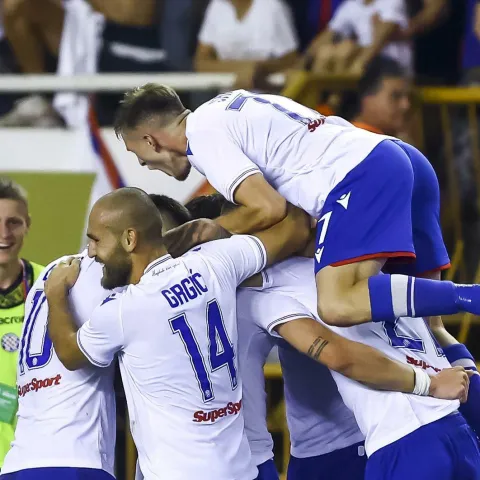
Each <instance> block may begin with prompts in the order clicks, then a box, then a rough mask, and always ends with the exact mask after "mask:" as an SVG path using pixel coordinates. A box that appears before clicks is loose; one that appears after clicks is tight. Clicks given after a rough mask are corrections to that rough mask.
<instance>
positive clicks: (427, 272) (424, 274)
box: [417, 262, 452, 277]
mask: <svg viewBox="0 0 480 480" xmlns="http://www.w3.org/2000/svg"><path fill="white" fill-rule="evenodd" d="M451 266H452V264H451V263H450V262H449V263H446V264H445V265H442V266H441V267H438V268H434V269H433V270H427V271H426V272H422V273H418V274H417V277H426V276H427V275H428V274H430V273H435V272H443V271H444V270H448V269H449V268H450V267H451Z"/></svg>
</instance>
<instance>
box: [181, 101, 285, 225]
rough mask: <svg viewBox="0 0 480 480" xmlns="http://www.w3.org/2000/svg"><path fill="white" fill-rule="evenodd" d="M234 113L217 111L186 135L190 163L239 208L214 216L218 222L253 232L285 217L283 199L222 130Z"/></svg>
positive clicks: (226, 110) (233, 140) (226, 109)
mask: <svg viewBox="0 0 480 480" xmlns="http://www.w3.org/2000/svg"><path fill="white" fill-rule="evenodd" d="M237 114H238V112H235V111H229V105H225V112H222V111H220V112H218V114H217V116H216V117H215V118H214V119H212V122H216V123H217V124H213V125H211V126H209V127H208V126H206V127H204V128H201V129H199V130H194V129H192V130H193V131H192V132H191V133H190V134H189V148H190V151H191V158H190V160H191V162H192V164H193V166H194V167H197V168H198V169H199V170H200V171H201V172H203V173H204V175H205V176H206V177H207V180H208V181H209V182H210V184H211V185H212V186H213V188H215V190H217V191H218V192H219V193H221V194H222V195H223V196H224V197H225V198H226V199H227V200H228V201H229V202H233V203H236V204H238V205H240V206H241V207H242V208H238V209H236V210H235V211H234V212H231V213H228V214H226V215H222V216H220V217H218V219H217V220H216V221H217V222H218V224H219V225H221V226H222V227H223V228H225V229H226V230H228V231H229V232H232V233H255V232H258V231H260V230H264V229H265V228H268V227H271V226H272V225H274V224H275V223H278V222H279V221H281V220H282V219H284V218H285V216H286V214H287V201H286V200H285V199H284V198H283V197H282V196H281V195H280V194H279V193H278V192H277V191H276V190H275V189H274V188H273V187H272V186H270V185H269V183H268V182H267V181H266V180H265V179H264V178H263V175H262V174H261V172H260V169H259V168H258V166H257V165H256V164H255V163H254V162H253V161H252V160H250V158H248V157H247V156H246V155H245V153H244V152H243V151H242V149H241V148H240V147H239V145H238V143H237V142H236V140H235V139H234V138H233V137H231V136H230V135H229V134H228V133H226V132H225V127H224V125H223V124H224V123H227V122H229V121H231V116H232V115H237Z"/></svg>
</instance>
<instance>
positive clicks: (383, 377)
mask: <svg viewBox="0 0 480 480" xmlns="http://www.w3.org/2000/svg"><path fill="white" fill-rule="evenodd" d="M275 330H276V331H277V333H278V334H279V335H280V336H281V337H283V338H284V339H285V340H286V341H287V342H288V343H290V344H291V345H292V346H293V347H295V348H296V349H297V350H299V351H300V352H302V353H304V354H306V355H308V356H309V357H311V358H312V359H313V360H315V361H317V362H320V363H322V364H324V365H325V366H327V367H328V368H329V369H331V370H334V371H336V372H338V373H341V374H342V375H344V376H345V377H348V378H350V379H352V380H356V381H357V382H360V383H363V384H364V385H367V386H369V387H371V388H374V389H377V390H387V391H393V392H403V393H416V394H417V395H431V396H433V397H437V398H445V399H457V398H458V399H460V400H462V401H465V400H466V398H467V394H468V383H469V382H468V376H467V374H466V373H465V372H463V369H461V368H459V369H458V370H459V371H458V372H457V371H455V370H445V371H444V372H445V373H442V374H439V375H436V376H432V377H429V379H427V378H426V377H428V375H427V374H426V373H425V372H423V370H420V369H417V368H412V367H411V366H409V365H404V364H402V363H400V362H398V361H396V360H392V359H391V358H389V357H388V356H386V355H385V354H383V353H382V352H380V351H378V350H376V349H375V348H372V347H369V346H368V345H364V344H362V343H358V342H354V341H351V340H348V339H346V338H344V337H342V336H340V335H338V334H336V333H335V332H332V331H331V330H330V329H328V328H327V327H325V326H324V325H322V324H320V323H319V322H317V321H316V320H313V319H312V318H299V319H297V320H293V321H290V322H287V323H282V324H281V325H279V326H277V327H275Z"/></svg>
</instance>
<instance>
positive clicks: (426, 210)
mask: <svg viewBox="0 0 480 480" xmlns="http://www.w3.org/2000/svg"><path fill="white" fill-rule="evenodd" d="M315 257H316V258H315V273H317V272H318V271H319V270H321V269H322V268H323V267H326V266H328V265H332V266H340V265H346V264H349V263H356V262H360V261H362V260H368V259H372V258H386V259H388V264H387V268H388V271H389V273H403V274H407V275H419V274H422V273H426V272H430V271H434V270H442V269H445V268H448V267H449V266H450V259H449V257H448V253H447V250H446V248H445V244H444V242H443V237H442V231H441V228H440V191H439V187H438V180H437V176H436V174H435V171H434V170H433V167H432V166H431V165H430V163H429V161H428V160H427V159H426V158H425V156H424V155H423V154H422V153H421V152H420V151H418V150H417V149H416V148H415V147H412V146H411V145H408V144H407V143H404V142H401V141H399V140H385V141H383V142H381V143H380V144H378V145H377V147H375V148H374V149H373V150H372V152H371V153H370V154H369V155H368V156H367V157H366V158H365V160H363V162H361V163H360V164H359V165H358V166H356V167H355V168H354V169H353V170H352V171H350V172H349V173H348V174H347V176H346V177H345V178H344V179H343V180H342V181H341V182H340V183H339V184H338V185H337V186H336V187H335V188H334V189H333V190H332V191H331V192H330V193H329V195H328V197H327V199H326V201H325V204H324V206H323V209H322V217H321V218H320V220H319V222H318V226H317V253H316V255H315ZM392 260H395V263H397V264H398V265H397V266H394V267H392V268H393V269H394V270H393V271H390V268H389V267H390V265H393V263H392ZM399 262H400V263H399Z"/></svg>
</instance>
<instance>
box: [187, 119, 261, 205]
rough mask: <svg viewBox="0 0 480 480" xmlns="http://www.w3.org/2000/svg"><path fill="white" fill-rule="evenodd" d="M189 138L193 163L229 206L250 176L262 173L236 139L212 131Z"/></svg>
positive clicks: (216, 130)
mask: <svg viewBox="0 0 480 480" xmlns="http://www.w3.org/2000/svg"><path fill="white" fill-rule="evenodd" d="M188 136H189V149H190V153H191V156H190V155H189V159H190V161H191V163H192V164H193V166H194V167H195V168H197V169H198V170H199V171H200V172H201V173H203V174H204V175H205V177H207V180H208V181H209V183H210V184H211V185H212V187H213V188H215V190H217V191H218V192H219V193H221V194H222V195H223V196H224V197H225V198H226V199H227V200H228V201H229V202H233V201H234V200H233V196H234V194H235V190H236V189H237V187H238V186H239V185H240V184H241V183H242V182H243V181H244V180H245V179H246V178H247V177H249V176H250V175H254V174H256V173H261V172H260V170H259V168H258V167H257V165H255V164H254V163H253V162H252V161H251V160H250V159H249V158H248V157H247V156H246V155H245V154H244V153H243V151H242V150H241V148H240V147H239V146H238V144H237V143H236V142H235V140H234V139H233V138H230V137H229V136H228V135H226V134H225V132H222V131H220V130H219V129H215V128H212V129H211V130H210V129H208V130H207V129H205V130H203V131H202V130H199V131H196V132H195V133H193V134H192V135H188Z"/></svg>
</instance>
